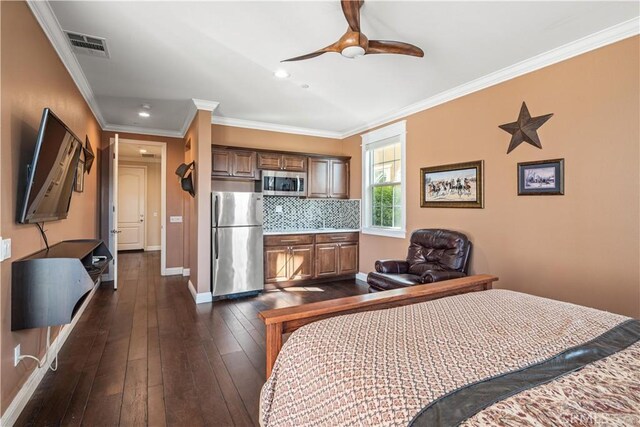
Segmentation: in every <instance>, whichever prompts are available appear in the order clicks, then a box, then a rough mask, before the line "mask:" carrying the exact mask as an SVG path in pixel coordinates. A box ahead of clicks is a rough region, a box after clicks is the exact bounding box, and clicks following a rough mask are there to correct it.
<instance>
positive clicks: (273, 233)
mask: <svg viewBox="0 0 640 427" xmlns="http://www.w3.org/2000/svg"><path fill="white" fill-rule="evenodd" d="M359 232H360V229H359V228H309V229H304V230H275V231H273V230H272V231H265V232H264V233H262V234H263V235H265V236H277V235H286V234H324V233H359Z"/></svg>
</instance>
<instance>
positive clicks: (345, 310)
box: [258, 274, 498, 378]
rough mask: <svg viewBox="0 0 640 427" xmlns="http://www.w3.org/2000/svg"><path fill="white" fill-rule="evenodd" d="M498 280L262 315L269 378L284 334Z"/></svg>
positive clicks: (473, 279)
mask: <svg viewBox="0 0 640 427" xmlns="http://www.w3.org/2000/svg"><path fill="white" fill-rule="evenodd" d="M496 280H498V278H497V277H496V276H491V275H488V274H479V275H476V276H468V277H462V278H460V279H452V280H446V281H443V282H439V283H435V284H433V283H431V284H426V285H417V286H411V287H407V288H404V289H394V290H391V291H383V292H376V293H370V294H365V295H356V296H352V297H345V298H337V299H332V300H327V301H321V302H314V303H310V304H302V305H297V306H294V307H285V308H276V309H273V310H265V311H261V312H260V313H258V317H259V318H260V319H262V321H263V322H264V324H265V326H266V333H267V349H266V355H267V378H269V376H270V375H271V370H272V369H273V365H274V364H275V362H276V358H277V357H278V353H279V352H280V349H281V348H282V334H286V333H290V332H293V331H295V330H296V329H298V328H300V327H302V326H304V325H306V324H309V323H312V322H315V321H318V320H321V319H326V318H329V317H334V316H339V315H342V314H350V313H358V312H362V311H372V310H381V309H384V308H391V307H400V306H403V305H409V304H415V303H419V302H423V301H429V300H434V299H438V298H443V297H448V296H451V295H457V294H464V293H467V292H475V291H484V290H487V289H491V287H492V284H493V282H495V281H496Z"/></svg>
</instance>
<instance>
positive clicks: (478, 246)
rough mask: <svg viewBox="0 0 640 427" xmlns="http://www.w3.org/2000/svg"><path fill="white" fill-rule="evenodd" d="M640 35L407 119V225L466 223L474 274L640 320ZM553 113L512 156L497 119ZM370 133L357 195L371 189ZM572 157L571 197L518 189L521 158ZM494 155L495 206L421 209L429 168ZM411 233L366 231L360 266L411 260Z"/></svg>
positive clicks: (490, 162) (490, 165) (488, 167)
mask: <svg viewBox="0 0 640 427" xmlns="http://www.w3.org/2000/svg"><path fill="white" fill-rule="evenodd" d="M639 52H640V38H639V37H634V38H631V39H627V40H624V41H622V42H619V43H616V44H613V45H611V46H608V47H605V48H602V49H598V50H596V51H593V52H590V53H587V54H584V55H581V56H578V57H576V58H573V59H570V60H568V61H565V62H562V63H559V64H556V65H553V66H550V67H547V68H545V69H542V70H539V71H536V72H533V73H531V74H527V75H525V76H522V77H519V78H516V79H514V80H510V81H508V82H505V83H503V84H500V85H497V86H494V87H491V88H488V89H485V90H483V91H481V92H477V93H474V94H471V95H469V96H466V97H463V98H460V99H457V100H454V101H452V102H449V103H446V104H444V105H440V106H438V107H435V108H432V109H429V110H426V111H423V112H420V113H417V114H415V115H412V116H410V117H408V119H407V172H408V173H407V177H408V178H407V194H408V203H407V222H408V229H409V230H413V229H417V228H426V227H442V228H451V229H455V230H460V231H462V232H465V233H467V234H468V235H469V237H470V238H471V240H472V241H473V242H474V244H475V247H474V253H473V258H472V267H471V269H472V271H473V272H486V273H491V274H495V275H497V276H499V277H500V282H499V286H500V287H503V288H508V289H513V290H517V291H523V292H527V293H530V294H534V295H542V296H545V297H550V298H554V299H559V300H564V301H570V302H573V303H577V304H582V305H586V306H590V307H596V308H599V309H603V310H609V311H613V312H617V313H621V314H625V315H630V316H635V317H639V316H640V265H639V263H640V249H639V235H640V229H639V224H640V213H639V203H640V200H639V193H640V187H639V182H640V175H639V169H640V167H639V156H640V151H639V146H640V130H639V122H638V117H640V108H639V99H640V90H639V81H640V73H639V69H638V68H639V64H640V58H639ZM523 100H524V101H526V102H527V105H528V107H529V109H530V112H531V114H532V115H534V116H535V115H542V114H546V113H554V116H553V117H552V118H551V119H550V120H549V121H548V122H547V123H546V124H545V125H544V126H543V127H542V128H541V129H540V131H539V135H540V137H541V141H542V146H543V149H542V150H539V149H537V148H534V147H532V146H531V145H527V144H523V145H522V146H520V147H518V148H517V149H516V150H515V151H513V152H512V153H511V154H509V155H507V154H505V153H506V149H507V146H508V143H509V139H510V136H509V135H508V134H507V133H505V132H504V131H502V130H500V129H499V128H498V125H500V124H503V123H507V122H512V121H514V120H515V119H516V117H517V115H518V111H519V109H520V104H521V103H522V101H523ZM360 142H361V139H360V137H359V136H356V137H352V138H349V139H347V140H345V151H346V154H348V155H351V156H352V157H353V160H352V168H353V169H352V171H353V173H352V175H351V176H352V183H351V194H352V196H354V197H355V196H358V195H360V194H361V182H360V180H359V177H360V176H361V174H360V161H361V160H360V159H361V151H360V146H359V145H360ZM552 158H564V159H565V161H566V167H565V194H566V195H565V196H529V197H525V196H520V197H519V196H517V177H516V164H517V163H518V162H523V161H533V160H542V159H552ZM480 159H483V160H484V161H485V194H486V205H485V206H486V207H485V209H482V210H478V209H434V208H431V209H429V208H420V204H419V198H420V191H419V188H420V179H419V169H420V168H421V167H424V166H431V165H440V164H447V163H457V162H463V161H469V160H480ZM407 240H408V239H406V240H402V239H393V238H383V237H374V236H369V235H362V237H361V252H360V269H361V271H370V270H372V268H373V264H374V262H375V260H376V259H380V258H396V257H399V258H403V257H405V256H406V249H407Z"/></svg>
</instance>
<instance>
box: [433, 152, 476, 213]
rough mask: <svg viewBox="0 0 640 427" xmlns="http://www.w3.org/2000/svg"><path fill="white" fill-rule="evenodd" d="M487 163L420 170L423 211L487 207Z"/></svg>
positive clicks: (470, 163)
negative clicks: (485, 165)
mask: <svg viewBox="0 0 640 427" xmlns="http://www.w3.org/2000/svg"><path fill="white" fill-rule="evenodd" d="M483 168H484V161H483V160H477V161H475V162H467V163H455V164H452V165H442V166H431V167H426V168H422V169H420V180H421V183H422V185H421V187H420V206H421V207H423V208H484V188H483V187H484V172H483Z"/></svg>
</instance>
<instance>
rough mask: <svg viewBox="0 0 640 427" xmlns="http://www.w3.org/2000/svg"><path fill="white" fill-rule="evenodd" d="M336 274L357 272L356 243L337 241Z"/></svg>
mask: <svg viewBox="0 0 640 427" xmlns="http://www.w3.org/2000/svg"><path fill="white" fill-rule="evenodd" d="M338 253H339V256H338V259H339V261H340V263H339V264H340V267H339V269H338V274H340V275H342V274H356V273H357V272H358V243H357V242H356V243H338Z"/></svg>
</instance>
